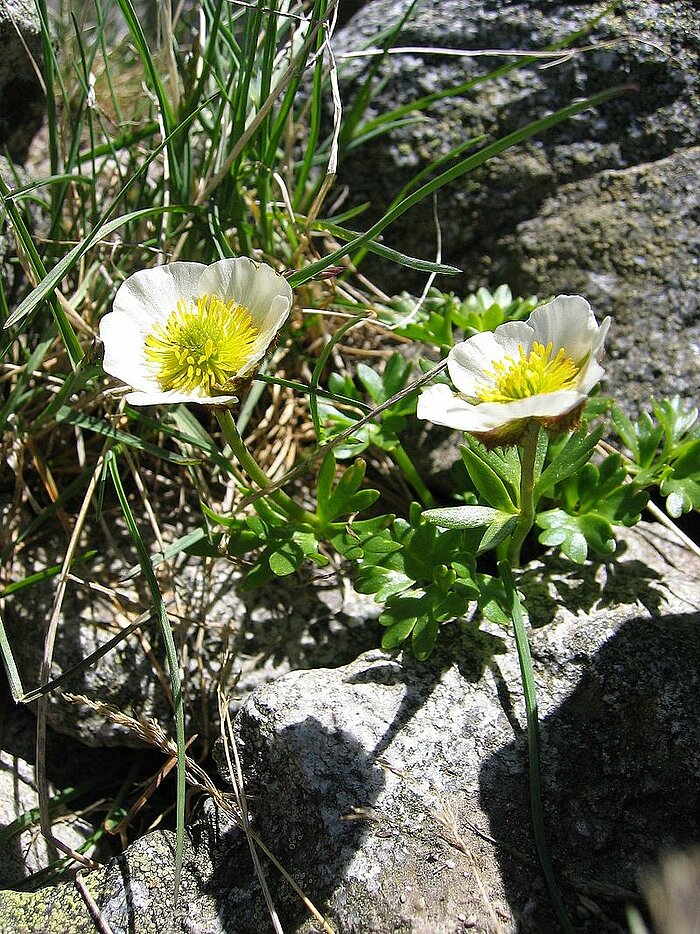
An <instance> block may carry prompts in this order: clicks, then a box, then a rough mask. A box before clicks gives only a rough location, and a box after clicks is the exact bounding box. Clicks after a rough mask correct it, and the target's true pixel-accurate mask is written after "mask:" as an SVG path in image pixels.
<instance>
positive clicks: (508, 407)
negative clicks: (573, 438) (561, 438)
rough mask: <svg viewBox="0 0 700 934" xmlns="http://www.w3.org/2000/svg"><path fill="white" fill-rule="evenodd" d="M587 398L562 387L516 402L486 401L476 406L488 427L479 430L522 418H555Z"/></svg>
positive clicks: (582, 394) (583, 394) (580, 393)
mask: <svg viewBox="0 0 700 934" xmlns="http://www.w3.org/2000/svg"><path fill="white" fill-rule="evenodd" d="M586 398H587V396H586V394H585V393H583V392H577V391H576V390H574V389H562V390H560V391H559V392H545V393H541V394H540V395H538V396H528V398H527V399H516V400H515V401H514V402H484V403H482V404H481V405H479V406H476V408H477V409H478V410H479V417H480V419H481V420H482V424H484V425H486V426H487V427H486V428H481V429H478V430H480V431H484V430H489V429H490V428H497V427H499V426H501V425H505V424H507V423H508V422H515V421H519V420H520V419H522V418H555V417H556V416H558V415H565V414H566V413H567V412H570V411H571V410H572V409H575V408H576V406H577V405H580V404H581V403H582V402H585V401H586ZM473 430H475V429H473Z"/></svg>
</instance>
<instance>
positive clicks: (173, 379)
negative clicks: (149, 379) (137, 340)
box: [145, 295, 258, 396]
mask: <svg viewBox="0 0 700 934" xmlns="http://www.w3.org/2000/svg"><path fill="white" fill-rule="evenodd" d="M257 336H258V329H257V328H256V327H254V326H253V324H252V323H251V318H250V313H249V311H248V309H247V308H244V307H243V306H242V305H238V304H237V303H236V302H235V301H233V299H231V300H230V301H228V302H222V301H221V299H220V298H217V296H216V295H202V296H201V298H197V299H195V300H194V301H192V302H190V303H189V304H188V303H187V302H185V301H184V300H182V299H181V300H180V301H179V302H178V303H177V307H176V308H175V310H174V311H172V312H171V313H170V317H169V318H168V320H167V321H166V322H165V323H164V324H157V325H156V326H155V327H154V328H153V331H152V332H151V333H150V334H149V335H148V337H147V338H146V346H145V354H146V358H147V359H148V360H149V361H150V362H151V363H152V364H153V365H154V367H155V370H156V378H157V379H158V382H159V383H160V386H161V389H163V390H168V389H177V390H179V391H180V392H192V391H193V390H197V389H199V390H202V391H203V393H204V395H207V396H212V395H216V393H217V392H220V391H221V390H223V389H224V388H225V387H226V384H227V383H228V382H229V381H230V380H231V379H232V378H233V377H234V376H236V374H237V373H239V372H240V370H241V369H242V368H243V367H244V366H245V364H246V363H247V361H248V359H249V358H250V355H251V352H252V349H253V344H254V342H255V339H256V338H257Z"/></svg>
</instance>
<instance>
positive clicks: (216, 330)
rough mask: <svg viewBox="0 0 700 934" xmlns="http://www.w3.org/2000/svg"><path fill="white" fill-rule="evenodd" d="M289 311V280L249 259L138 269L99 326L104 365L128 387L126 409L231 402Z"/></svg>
mask: <svg viewBox="0 0 700 934" xmlns="http://www.w3.org/2000/svg"><path fill="white" fill-rule="evenodd" d="M291 307H292V290H291V288H290V286H289V283H288V282H287V280H286V279H284V278H283V277H282V276H281V275H279V273H277V272H275V270H274V269H273V268H272V267H271V266H268V265H267V264H266V263H256V262H254V261H253V260H251V259H248V258H247V257H243V256H241V257H235V258H233V259H222V260H219V262H216V263H212V264H211V265H210V266H205V265H204V264H203V263H189V262H177V263H169V264H166V265H163V266H156V267H155V268H153V269H142V270H140V271H139V272H136V273H134V274H133V275H132V276H130V277H129V278H128V279H126V280H125V281H124V282H123V283H122V284H121V286H120V287H119V289H118V290H117V294H116V295H115V297H114V304H113V310H112V311H111V312H110V313H109V314H107V315H105V317H104V318H103V319H102V321H101V322H100V337H101V339H102V341H103V343H104V362H103V367H104V370H105V372H107V373H109V374H110V375H111V376H114V377H116V378H117V379H119V380H121V381H122V382H123V383H126V384H127V385H128V386H131V387H133V389H134V390H135V391H134V392H130V393H129V394H128V395H127V397H126V399H127V402H129V403H131V405H156V404H160V403H166V404H173V403H176V402H198V403H200V404H202V405H230V404H231V403H233V402H237V401H238V399H237V396H236V395H235V391H236V389H237V388H239V387H240V386H241V384H243V383H244V382H245V381H246V380H249V379H250V378H251V377H252V376H253V374H254V373H255V371H256V370H257V368H258V367H259V366H260V363H261V361H262V360H263V358H264V357H265V355H266V354H267V352H268V350H269V349H270V347H271V346H272V344H273V342H274V341H275V339H276V337H277V335H278V333H279V331H280V328H281V327H282V325H283V324H284V322H285V321H286V320H287V318H288V316H289V312H290V310H291Z"/></svg>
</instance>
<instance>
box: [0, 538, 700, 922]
mask: <svg viewBox="0 0 700 934" xmlns="http://www.w3.org/2000/svg"><path fill="white" fill-rule="evenodd" d="M699 582H700V562H699V561H698V560H697V559H696V558H694V557H693V556H692V555H689V554H688V553H687V552H686V551H685V550H684V549H682V548H681V547H679V546H678V545H677V544H676V543H675V541H674V539H673V538H672V536H671V534H670V533H667V532H665V531H663V530H662V531H659V529H658V527H654V526H649V525H645V524H642V525H641V526H640V527H639V528H638V529H637V530H634V531H631V532H628V533H625V536H624V544H623V546H622V548H621V554H620V555H619V560H618V561H617V562H616V563H614V564H612V563H611V564H609V565H592V564H589V565H586V566H585V567H583V568H580V567H578V566H577V567H572V566H571V565H570V564H568V563H566V562H563V561H560V560H556V559H548V560H547V561H546V562H545V563H541V562H537V563H534V564H532V565H529V566H528V567H527V568H526V569H525V571H524V572H523V576H522V579H521V586H522V590H523V592H524V594H525V595H526V604H527V607H528V610H529V613H530V617H531V622H532V624H533V628H531V642H532V650H533V658H534V666H535V674H536V681H537V688H538V695H539V702H540V717H541V724H542V768H543V771H542V777H543V794H544V803H545V816H546V825H547V833H548V838H549V843H550V846H551V850H552V855H553V859H554V863H555V866H556V868H557V870H558V872H559V873H560V878H561V880H562V886H563V890H564V895H565V899H566V902H567V906H568V908H569V911H570V913H571V915H572V918H573V919H574V924H575V928H576V931H577V932H586V934H594V932H595V934H601V932H623V931H626V930H627V928H626V922H625V910H626V906H627V905H629V904H634V903H635V902H637V901H639V898H640V895H639V889H638V877H639V874H640V872H641V871H642V870H649V869H650V868H651V867H653V866H654V865H655V864H656V863H657V861H658V859H659V858H660V856H661V855H662V854H663V853H665V852H667V851H669V850H679V851H683V850H685V849H686V848H687V847H689V846H690V845H691V844H692V842H693V841H694V840H697V836H698V833H699V832H700V825H699V823H698V814H697V809H696V807H695V803H696V802H697V774H698V767H699V766H700V761H699V759H698V749H700V718H699V717H698V714H697V705H696V698H697V691H698V687H699V686H700V685H699V683H698V672H699V671H700V638H699V637H698V631H699V630H698V625H697V624H698V621H699V619H700V615H699V611H698V600H697V594H698V584H699ZM236 732H237V737H238V741H239V749H240V755H241V761H242V766H243V771H244V774H245V776H246V788H247V792H248V799H249V806H250V808H251V812H252V815H253V820H254V826H255V829H256V831H257V832H258V833H259V834H260V835H261V837H262V838H263V840H264V841H265V842H266V843H267V845H268V846H269V847H270V848H271V849H272V851H273V852H274V853H275V855H276V856H277V857H278V858H279V859H280V860H281V861H282V864H283V865H284V866H285V868H286V869H287V870H288V871H289V872H290V873H291V875H292V876H293V878H294V879H295V880H296V882H297V883H299V884H300V885H301V886H302V888H303V889H304V891H305V893H306V895H307V896H308V897H309V898H311V900H312V901H313V902H314V903H315V904H316V905H317V907H318V908H319V909H321V910H322V911H323V912H325V913H326V915H327V917H328V918H329V920H330V921H331V922H332V924H333V925H335V927H336V929H337V930H338V931H341V932H353V931H358V932H359V931H362V932H372V931H376V932H378V934H379V932H386V931H388V930H394V931H404V932H421V934H423V932H425V934H427V932H431V934H432V932H466V931H479V932H489V934H493V932H501V934H503V932H514V931H515V930H516V929H517V930H518V931H520V932H533V934H534V932H537V934H547V932H556V931H557V930H558V927H557V924H556V922H555V920H554V919H553V917H552V914H551V910H550V907H549V903H548V900H547V896H546V894H545V891H544V887H543V885H542V882H541V877H540V873H539V870H538V869H537V865H536V858H535V852H534V846H533V842H532V837H531V831H530V823H529V811H528V794H527V766H526V745H525V737H524V717H523V701H522V696H521V690H520V682H519V676H518V663H517V658H516V656H515V652H514V647H513V643H512V638H511V635H510V633H509V632H505V631H500V630H497V631H496V630H495V631H492V632H483V631H479V630H477V629H476V628H475V626H474V624H471V623H465V624H464V625H462V626H452V627H450V628H449V629H448V630H447V631H446V632H445V633H444V634H443V637H442V639H441V641H440V643H439V649H438V651H437V652H436V654H435V655H434V656H433V657H432V658H431V660H430V661H429V662H428V663H426V664H419V663H416V662H415V661H414V660H413V659H412V658H410V657H406V656H398V657H391V656H388V655H386V654H385V653H382V652H379V651H376V650H375V651H371V652H368V653H365V654H363V655H361V656H360V657H359V658H358V659H356V660H355V661H353V662H351V663H350V664H348V665H345V666H343V667H340V668H334V669H317V670H310V671H295V672H290V673H289V674H286V675H284V676H283V677H281V678H279V679H278V680H276V681H275V682H274V683H271V684H269V685H267V686H264V687H261V688H259V689H258V690H256V691H254V693H253V694H252V695H251V696H250V697H249V698H248V700H247V701H246V702H245V703H244V705H243V707H242V709H241V710H240V712H239V714H238V718H237V722H236ZM265 871H266V877H267V880H268V883H269V885H270V887H271V892H272V896H273V899H274V901H275V904H276V906H277V909H278V911H279V913H280V917H281V919H282V922H283V925H284V929H285V930H286V931H298V932H301V931H304V932H307V934H310V932H311V931H319V930H320V925H319V922H318V921H317V920H314V919H309V918H308V916H307V915H306V911H305V909H304V908H303V906H302V905H301V903H300V901H299V899H298V896H297V895H295V894H294V893H293V892H292V890H291V889H290V888H288V886H287V885H286V884H285V883H283V882H282V881H281V879H280V877H279V876H278V874H277V873H276V872H275V871H274V870H273V869H272V868H271V867H269V866H266V869H265ZM172 873H173V870H172V837H171V836H170V835H168V834H167V833H156V834H152V835H149V836H148V837H145V838H143V839H142V840H139V841H138V842H137V843H136V844H134V845H133V846H132V847H130V848H129V849H128V850H127V852H126V853H125V854H124V855H123V856H122V857H120V858H119V859H118V860H113V861H112V862H111V863H110V864H108V866H107V867H105V868H104V869H101V870H99V871H98V872H96V873H93V874H89V875H86V876H84V877H83V881H84V883H85V884H86V885H87V886H88V888H89V890H90V892H91V893H92V895H93V898H94V899H95V901H96V903H97V905H98V906H99V907H100V909H101V910H102V912H103V915H104V917H105V919H106V920H107V921H108V922H109V924H110V927H111V929H112V930H113V931H114V932H115V934H116V932H118V931H119V932H121V931H122V930H123V931H126V930H129V929H130V928H129V925H132V926H133V924H134V923H136V920H137V919H138V928H137V929H138V930H139V931H183V932H207V934H209V932H211V934H219V932H226V934H233V932H236V934H238V932H241V934H244V932H245V934H248V932H249V934H254V932H255V934H257V932H260V931H262V930H265V929H266V928H267V924H268V921H267V920H266V914H265V907H264V903H263V901H262V899H261V897H260V895H259V888H258V886H257V884H256V882H255V877H254V874H253V873H252V871H251V869H250V865H249V858H248V856H247V854H246V851H245V847H244V842H243V838H242V834H241V832H240V831H239V830H237V829H236V828H235V826H234V825H233V824H232V823H231V821H230V820H229V819H228V818H226V817H225V816H224V815H223V814H222V813H221V812H220V811H217V809H216V808H215V807H214V806H213V805H212V804H211V803H209V804H207V805H205V808H204V811H203V813H201V814H200V816H199V818H198V820H197V821H196V823H195V824H194V826H193V827H192V828H191V832H190V835H189V839H188V845H187V852H186V860H185V874H184V881H183V894H184V897H183V898H182V899H181V901H180V903H179V906H178V907H177V908H175V907H174V906H173V904H172V903H171V899H170V894H169V893H170V886H171V885H172V878H173V875H172ZM666 894H668V893H666ZM657 895H658V893H657ZM37 918H39V919H44V921H43V923H44V925H45V926H44V927H40V929H41V930H45V931H46V932H47V934H52V932H53V931H56V932H57V934H58V931H59V930H67V929H70V930H71V931H75V932H76V934H82V932H83V931H84V932H86V934H87V932H91V931H92V930H93V928H92V927H90V925H91V924H92V921H91V920H90V919H89V914H88V912H87V909H86V908H85V906H84V901H83V899H82V898H81V897H80V895H79V894H78V893H77V891H76V889H75V886H74V885H72V884H64V885H62V886H59V887H57V888H54V889H51V890H45V891H42V892H39V893H36V894H31V895H29V894H25V893H22V894H19V893H3V894H2V895H0V930H1V931H3V932H5V931H7V932H8V934H9V932H10V931H12V932H13V934H16V932H29V931H35V930H37V927H36V924H37V921H36V919H37ZM55 918H57V919H59V921H55V920H54V919H55ZM66 919H68V920H66ZM60 923H63V924H64V925H66V924H67V925H68V927H65V926H64V928H63V929H61V928H60V926H59V927H57V926H56V924H60ZM32 925H34V926H32ZM52 925H53V926H52ZM659 930H663V928H662V927H660V928H659Z"/></svg>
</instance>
